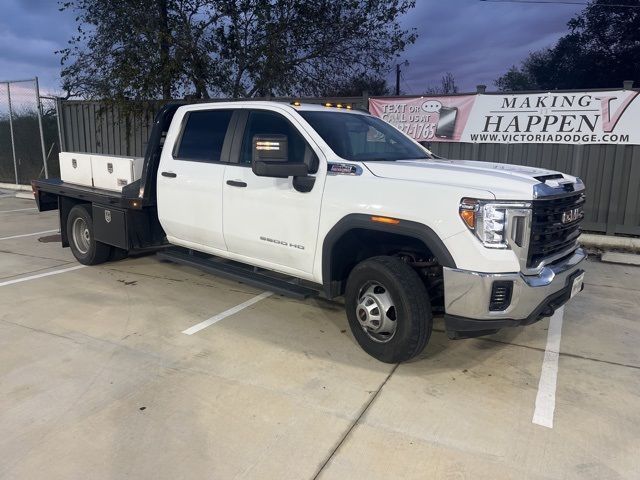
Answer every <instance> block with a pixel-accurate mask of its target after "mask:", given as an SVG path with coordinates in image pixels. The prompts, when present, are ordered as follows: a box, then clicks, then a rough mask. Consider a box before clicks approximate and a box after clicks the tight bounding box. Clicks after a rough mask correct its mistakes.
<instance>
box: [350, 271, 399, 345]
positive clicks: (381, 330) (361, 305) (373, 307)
mask: <svg viewBox="0 0 640 480" xmlns="http://www.w3.org/2000/svg"><path fill="white" fill-rule="evenodd" d="M356 318H357V319H358V322H359V323H360V326H361V327H362V329H363V330H364V332H365V333H366V334H367V335H368V336H369V338H371V340H373V341H374V342H378V343H387V342H389V341H390V340H391V339H392V338H393V336H394V335H395V333H396V329H397V323H398V322H397V311H396V306H395V303H394V301H393V298H392V297H391V294H390V293H389V290H388V289H387V288H386V287H385V286H384V285H382V284H381V283H378V282H367V283H366V284H365V285H364V286H363V287H362V288H361V289H360V292H359V294H358V304H357V306H356Z"/></svg>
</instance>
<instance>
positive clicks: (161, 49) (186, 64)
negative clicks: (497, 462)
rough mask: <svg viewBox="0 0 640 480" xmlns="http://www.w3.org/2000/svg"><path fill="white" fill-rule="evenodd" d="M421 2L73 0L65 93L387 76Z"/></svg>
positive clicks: (129, 93) (255, 91)
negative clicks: (409, 15) (404, 22)
mask: <svg viewBox="0 0 640 480" xmlns="http://www.w3.org/2000/svg"><path fill="white" fill-rule="evenodd" d="M414 5H415V1H414V0H344V1H335V0H68V1H66V2H64V3H62V4H61V8H63V9H71V10H73V11H74V12H76V15H77V23H78V33H77V35H75V36H74V37H73V38H72V39H71V40H70V42H69V46H68V48H66V49H65V50H63V51H62V52H61V55H62V65H63V69H62V78H63V84H64V88H65V89H66V90H67V92H68V93H69V94H70V95H73V96H83V97H92V98H112V99H113V98H115V99H118V98H123V99H124V98H127V99H128V98H133V99H157V98H165V99H167V98H176V97H184V96H188V97H195V98H208V97H209V96H212V95H216V96H231V97H255V96H264V95H314V94H319V93H322V92H323V91H325V90H326V89H327V88H331V87H334V86H336V85H342V84H346V83H347V82H348V81H349V80H350V79H352V78H357V77H359V76H361V77H364V76H367V75H373V76H374V77H376V76H380V75H381V74H382V73H383V72H384V71H385V69H386V66H387V65H388V64H389V63H390V62H391V60H392V59H393V58H394V57H396V56H397V55H398V54H399V53H400V52H402V51H403V50H404V48H405V46H406V45H407V44H409V43H412V42H414V41H415V38H416V35H415V33H414V31H412V30H406V29H403V28H401V26H400V25H399V23H398V19H399V17H400V16H402V15H403V14H405V13H406V12H408V11H409V10H410V9H411V8H413V6H414Z"/></svg>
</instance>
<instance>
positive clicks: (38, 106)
mask: <svg viewBox="0 0 640 480" xmlns="http://www.w3.org/2000/svg"><path fill="white" fill-rule="evenodd" d="M36 103H37V104H36V109H37V110H38V127H39V128H40V147H41V148H42V163H43V165H44V178H49V167H47V149H46V148H45V146H44V130H43V128H42V103H41V102H40V84H39V83H38V77H36Z"/></svg>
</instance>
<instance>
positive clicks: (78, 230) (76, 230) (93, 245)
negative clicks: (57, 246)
mask: <svg viewBox="0 0 640 480" xmlns="http://www.w3.org/2000/svg"><path fill="white" fill-rule="evenodd" d="M67 238H68V239H69V246H70V247H71V251H72V252H73V256H74V257H76V260H78V261H79V262H80V263H82V264H83V265H98V264H100V263H104V262H106V261H107V260H109V256H110V255H111V250H112V247H111V246H110V245H107V244H105V243H101V242H98V241H96V239H95V233H94V230H93V219H92V218H91V214H90V213H89V207H87V206H85V205H76V206H75V207H73V208H72V209H71V211H70V212H69V216H68V217H67Z"/></svg>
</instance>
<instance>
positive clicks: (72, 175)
mask: <svg viewBox="0 0 640 480" xmlns="http://www.w3.org/2000/svg"><path fill="white" fill-rule="evenodd" d="M59 159H60V178H61V179H62V180H63V181H64V182H68V183H74V184H76V185H83V186H85V187H92V186H93V172H92V171H91V155H90V154H88V153H73V152H60V156H59Z"/></svg>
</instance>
